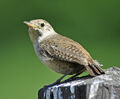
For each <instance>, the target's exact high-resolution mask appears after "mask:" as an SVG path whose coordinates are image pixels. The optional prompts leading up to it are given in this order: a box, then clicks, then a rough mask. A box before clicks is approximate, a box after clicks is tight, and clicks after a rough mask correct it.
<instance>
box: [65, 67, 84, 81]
mask: <svg viewBox="0 0 120 99" xmlns="http://www.w3.org/2000/svg"><path fill="white" fill-rule="evenodd" d="M85 70H86V69H85V68H83V69H82V70H81V71H80V72H78V73H76V74H75V75H73V76H72V77H70V78H68V79H67V80H65V81H70V80H73V79H75V78H76V77H77V76H78V75H80V74H82V73H83V72H84V71H85Z"/></svg>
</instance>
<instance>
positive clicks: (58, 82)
mask: <svg viewBox="0 0 120 99" xmlns="http://www.w3.org/2000/svg"><path fill="white" fill-rule="evenodd" d="M65 76H66V74H65V75H63V76H62V77H60V78H59V79H58V80H57V81H56V82H54V83H52V84H50V85H46V86H44V87H51V86H54V85H56V84H60V82H61V80H62V79H63V78H64V77H65Z"/></svg>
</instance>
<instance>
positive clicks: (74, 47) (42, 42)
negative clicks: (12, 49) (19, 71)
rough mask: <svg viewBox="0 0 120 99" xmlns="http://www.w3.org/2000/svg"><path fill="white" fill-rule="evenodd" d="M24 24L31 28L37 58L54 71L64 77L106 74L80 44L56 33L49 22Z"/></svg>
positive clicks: (30, 32) (37, 21)
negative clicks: (85, 72) (85, 73)
mask: <svg viewBox="0 0 120 99" xmlns="http://www.w3.org/2000/svg"><path fill="white" fill-rule="evenodd" d="M24 23H25V24H27V25H28V26H29V36H30V39H31V41H32V43H33V46H34V49H35V52H36V54H37V56H38V57H39V59H40V60H41V61H42V62H43V63H44V64H45V65H46V66H48V67H49V68H50V69H52V70H53V71H55V72H57V73H61V74H64V76H66V75H72V74H75V76H77V75H79V74H81V73H82V72H84V71H85V70H88V72H89V73H90V75H91V76H96V75H100V74H104V73H105V72H104V70H103V69H102V68H101V67H100V65H99V64H98V63H96V62H95V61H94V60H93V59H92V57H91V56H90V54H89V53H88V52H87V51H86V50H85V49H84V48H83V47H82V46H81V45H80V44H79V43H77V42H75V41H73V40H72V39H70V38H67V37H65V36H62V35H60V34H58V33H56V32H55V31H54V29H53V28H52V26H51V25H50V24H49V23H48V22H47V21H45V20H43V19H36V20H31V21H30V22H26V21H25V22H24ZM64 76H62V77H61V79H62V78H63V77H64ZM75 76H74V77H75ZM61 79H60V80H61ZM60 80H59V81H60Z"/></svg>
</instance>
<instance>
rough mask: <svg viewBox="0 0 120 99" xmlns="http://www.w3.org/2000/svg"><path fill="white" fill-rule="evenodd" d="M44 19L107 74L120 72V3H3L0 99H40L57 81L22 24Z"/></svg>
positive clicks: (34, 0)
mask: <svg viewBox="0 0 120 99" xmlns="http://www.w3.org/2000/svg"><path fill="white" fill-rule="evenodd" d="M38 18H43V19H45V20H47V21H49V22H50V23H51V24H52V26H53V27H54V29H55V30H56V31H57V32H58V33H60V34H62V35H65V36H68V37H70V38H72V39H73V40H76V41H77V42H79V43H80V44H82V45H83V46H84V47H85V48H86V49H87V50H88V51H89V52H90V54H91V56H92V57H93V58H94V59H97V60H98V61H99V62H100V63H102V64H103V65H104V67H103V68H108V67H111V66H113V65H115V66H120V54H119V53H120V0H99V1H98V0H84V1H83V0H1V1H0V99H37V93H38V90H39V89H40V88H41V87H43V86H44V85H47V84H50V83H52V82H54V81H55V80H56V79H58V78H59V77H60V76H61V74H57V73H55V72H52V71H51V70H49V69H48V68H47V67H46V66H44V65H43V64H42V63H41V62H40V61H39V59H38V58H37V56H36V55H35V53H34V50H33V46H32V43H31V41H30V39H29V36H28V27H27V26H26V25H24V24H23V21H29V20H32V19H38Z"/></svg>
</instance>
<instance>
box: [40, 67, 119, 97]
mask: <svg viewBox="0 0 120 99" xmlns="http://www.w3.org/2000/svg"><path fill="white" fill-rule="evenodd" d="M105 72H106V74H104V75H100V76H96V77H90V76H85V77H80V78H77V79H76V80H73V81H69V82H63V83H61V84H59V85H54V86H51V87H48V88H42V89H40V90H39V92H38V99H120V68H118V67H114V66H113V67H111V68H108V69H106V70H105Z"/></svg>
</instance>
